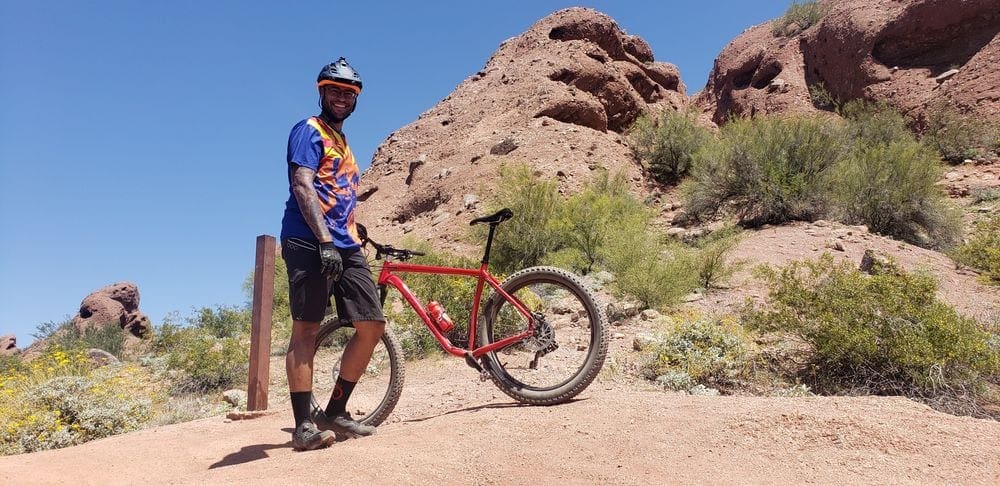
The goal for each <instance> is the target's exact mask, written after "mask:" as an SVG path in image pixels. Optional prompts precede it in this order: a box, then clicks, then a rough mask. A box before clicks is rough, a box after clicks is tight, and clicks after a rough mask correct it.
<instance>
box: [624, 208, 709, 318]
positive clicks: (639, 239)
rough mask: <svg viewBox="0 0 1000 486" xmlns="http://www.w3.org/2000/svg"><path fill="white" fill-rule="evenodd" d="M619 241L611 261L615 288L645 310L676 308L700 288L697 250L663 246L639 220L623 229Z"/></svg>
mask: <svg viewBox="0 0 1000 486" xmlns="http://www.w3.org/2000/svg"><path fill="white" fill-rule="evenodd" d="M617 242H618V246H617V247H616V248H615V251H614V252H611V253H609V255H608V261H607V264H608V269H609V270H610V271H611V273H613V274H614V275H615V281H614V286H615V288H616V289H617V291H618V292H619V293H620V294H624V295H628V296H631V297H632V298H634V299H636V300H637V301H639V303H641V304H642V306H643V307H645V308H664V307H667V306H671V305H674V304H676V303H678V302H680V300H681V298H682V297H684V296H685V295H687V294H688V293H690V292H691V291H692V290H694V289H695V288H696V287H697V285H698V281H697V268H696V265H697V263H696V258H695V253H694V251H692V250H690V249H688V248H684V247H683V246H682V245H679V244H665V243H663V242H662V241H660V240H659V239H658V238H657V237H656V236H654V235H653V234H652V232H651V231H650V230H649V229H648V227H647V226H646V225H645V224H641V222H638V221H637V222H636V223H634V224H630V225H625V226H623V227H622V229H621V232H620V233H619V234H618V237H617Z"/></svg>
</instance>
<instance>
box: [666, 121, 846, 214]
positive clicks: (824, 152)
mask: <svg viewBox="0 0 1000 486" xmlns="http://www.w3.org/2000/svg"><path fill="white" fill-rule="evenodd" d="M843 150H844V144H843V142H842V130H841V127H840V125H839V124H838V123H836V122H835V121H832V120H829V119H826V118H777V117H763V118H757V119H737V120H732V121H730V122H729V123H727V124H726V125H725V126H723V127H722V130H721V132H720V133H719V137H718V138H716V139H715V140H713V141H712V142H710V143H708V144H707V145H706V146H705V148H704V149H703V150H701V151H700V152H698V155H697V157H696V163H695V166H694V169H693V170H692V178H691V179H690V180H689V181H687V182H686V183H685V184H684V185H683V186H682V190H683V193H684V196H685V199H686V200H687V210H688V213H689V214H690V215H692V216H694V217H704V216H711V215H714V214H716V213H717V212H719V211H720V210H723V209H727V208H728V209H730V210H732V211H733V212H734V213H735V214H736V216H737V217H738V218H739V220H740V222H741V223H742V224H744V225H751V226H755V225H761V224H765V223H780V222H784V221H789V220H812V219H815V218H817V217H819V216H821V215H823V214H825V213H826V212H827V210H828V206H829V190H828V185H829V180H830V177H829V176H830V172H831V169H832V167H833V166H834V165H835V164H836V162H837V160H838V159H839V157H840V156H841V154H842V153H843Z"/></svg>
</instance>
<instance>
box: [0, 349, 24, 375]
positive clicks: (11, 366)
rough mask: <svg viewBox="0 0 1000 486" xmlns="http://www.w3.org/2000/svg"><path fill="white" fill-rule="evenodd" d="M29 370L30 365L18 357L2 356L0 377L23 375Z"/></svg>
mask: <svg viewBox="0 0 1000 486" xmlns="http://www.w3.org/2000/svg"><path fill="white" fill-rule="evenodd" d="M27 369H28V364H27V363H25V362H24V360H22V359H21V357H20V356H18V355H13V356H8V355H6V354H4V355H0V375H6V374H13V373H23V372H25V371H26V370H27Z"/></svg>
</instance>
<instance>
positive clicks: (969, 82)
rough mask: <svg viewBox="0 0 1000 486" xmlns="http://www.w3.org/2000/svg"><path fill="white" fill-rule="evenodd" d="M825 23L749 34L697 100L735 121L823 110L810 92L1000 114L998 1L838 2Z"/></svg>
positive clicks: (912, 111) (911, 107) (917, 113)
mask: <svg viewBox="0 0 1000 486" xmlns="http://www.w3.org/2000/svg"><path fill="white" fill-rule="evenodd" d="M822 3H823V5H824V6H826V8H827V9H828V11H827V13H826V15H825V16H824V17H823V18H822V19H821V20H820V21H819V22H818V23H817V24H815V25H813V26H810V27H809V28H807V29H805V30H804V31H802V32H800V33H799V34H797V35H795V36H792V37H776V36H774V35H773V34H772V33H771V24H770V23H764V24H760V25H757V26H754V27H751V28H750V29H747V30H746V31H745V32H743V33H742V34H741V35H740V36H739V37H737V38H736V39H734V40H733V41H732V42H730V43H729V45H727V46H726V47H725V49H723V51H722V53H721V54H720V55H719V57H718V58H717V59H716V61H715V67H714V68H713V70H712V72H711V74H710V75H709V79H708V84H707V86H706V87H705V89H704V90H703V91H702V92H701V93H699V95H698V96H697V98H696V100H695V103H696V104H697V105H699V106H700V107H702V108H703V109H704V110H706V111H707V112H708V113H710V114H711V116H712V119H713V120H714V121H715V122H716V123H722V122H724V121H725V119H726V118H727V117H729V116H730V115H739V116H751V115H756V114H766V113H784V112H811V111H814V110H815V108H814V107H813V103H812V101H811V97H810V93H809V87H810V86H818V85H822V86H824V87H825V88H826V89H827V90H828V91H829V93H830V94H831V95H832V96H833V98H834V99H836V100H841V101H846V100H852V99H856V98H862V97H863V98H868V99H875V100H884V101H886V102H888V103H890V104H892V105H894V106H895V107H896V108H898V109H899V110H900V111H902V112H904V113H907V114H909V115H911V116H913V117H914V118H916V119H919V118H920V117H921V115H923V114H924V113H925V111H926V110H927V108H928V107H929V106H931V105H933V104H934V103H936V102H938V101H944V102H947V103H949V104H951V105H952V106H953V107H955V108H957V109H958V110H959V111H961V112H964V113H966V114H969V115H972V116H977V117H981V118H984V119H996V118H997V117H998V116H1000V68H998V66H1000V36H998V32H1000V4H998V3H997V0H953V1H941V0H830V1H825V2H822Z"/></svg>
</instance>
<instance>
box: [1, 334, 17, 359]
mask: <svg viewBox="0 0 1000 486" xmlns="http://www.w3.org/2000/svg"><path fill="white" fill-rule="evenodd" d="M19 352H21V351H20V350H19V349H17V337H16V336H14V335H13V334H4V335H3V336H0V356H14V355H15V354H17V353H19Z"/></svg>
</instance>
